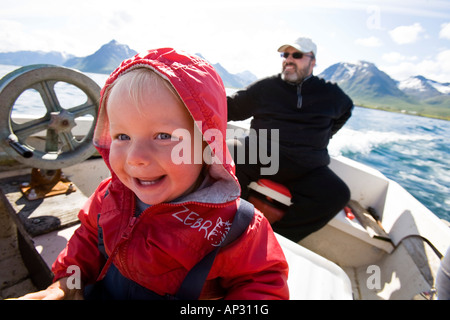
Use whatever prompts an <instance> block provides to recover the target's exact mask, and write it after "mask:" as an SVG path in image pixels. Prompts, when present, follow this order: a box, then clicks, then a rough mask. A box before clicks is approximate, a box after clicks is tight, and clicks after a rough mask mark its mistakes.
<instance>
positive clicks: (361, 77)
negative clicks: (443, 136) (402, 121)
mask: <svg viewBox="0 0 450 320" xmlns="http://www.w3.org/2000/svg"><path fill="white" fill-rule="evenodd" d="M319 77H321V78H324V79H325V80H328V81H331V82H335V83H337V84H338V85H339V86H340V87H341V88H342V90H344V91H345V92H346V93H347V94H348V95H349V96H350V97H351V98H352V100H353V102H354V103H355V104H356V105H361V106H367V107H375V108H381V109H384V110H388V111H401V112H408V113H412V114H419V115H426V116H433V117H439V118H446V119H450V84H449V83H439V82H437V81H434V80H429V79H426V78H425V77H422V76H416V77H411V78H408V79H406V80H404V81H396V80H394V79H392V78H391V77H390V76H389V75H387V74H386V73H385V72H383V71H381V70H379V69H378V68H377V67H376V65H375V64H373V63H371V62H367V61H359V62H357V63H336V64H334V65H332V66H330V67H329V68H327V69H325V70H324V71H323V72H322V73H321V74H319Z"/></svg>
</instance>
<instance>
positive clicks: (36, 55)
mask: <svg viewBox="0 0 450 320" xmlns="http://www.w3.org/2000/svg"><path fill="white" fill-rule="evenodd" d="M73 57H74V56H73V55H67V54H64V53H61V52H56V51H51V52H43V51H16V52H0V64H6V65H13V66H26V65H30V64H41V63H43V64H56V65H62V64H63V63H64V62H65V61H67V59H70V58H73Z"/></svg>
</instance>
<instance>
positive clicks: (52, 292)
mask: <svg viewBox="0 0 450 320" xmlns="http://www.w3.org/2000/svg"><path fill="white" fill-rule="evenodd" d="M17 299H18V300H82V299H83V292H82V290H81V289H69V288H68V287H67V278H61V279H59V280H57V281H56V282H54V283H52V284H51V285H50V286H49V287H48V288H47V289H45V290H42V291H38V292H33V293H29V294H26V295H24V296H22V297H19V298H17Z"/></svg>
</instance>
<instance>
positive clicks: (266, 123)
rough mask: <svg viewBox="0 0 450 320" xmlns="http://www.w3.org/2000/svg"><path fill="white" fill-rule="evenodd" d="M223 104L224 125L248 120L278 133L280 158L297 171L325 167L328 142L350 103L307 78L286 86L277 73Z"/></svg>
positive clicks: (330, 86) (348, 113) (331, 87)
mask: <svg viewBox="0 0 450 320" xmlns="http://www.w3.org/2000/svg"><path fill="white" fill-rule="evenodd" d="M227 100H228V120H245V119H248V118H250V117H252V116H253V120H252V122H251V128H253V129H255V130H256V132H257V133H258V130H259V129H268V131H269V133H270V130H271V129H279V142H280V153H281V154H282V155H284V156H286V157H288V158H289V159H291V160H293V161H294V162H295V163H297V164H298V165H300V166H303V167H307V168H316V167H320V166H324V165H328V164H329V162H330V158H329V155H328V150H327V146H328V143H329V140H330V139H331V137H332V136H333V135H334V134H335V133H336V132H337V131H338V130H339V129H340V128H341V127H342V126H343V125H344V124H345V122H346V121H347V120H348V119H349V118H350V116H351V111H352V109H353V102H352V100H351V99H350V98H349V97H348V96H347V95H346V94H345V93H344V92H343V91H342V90H341V89H340V88H339V87H338V86H337V85H336V84H333V83H330V82H327V81H325V80H323V79H320V78H318V77H316V76H311V77H309V78H307V79H306V80H305V81H303V82H302V83H301V84H299V85H296V84H290V83H288V82H286V81H284V80H282V79H281V74H278V75H276V76H272V77H268V78H265V79H262V80H259V81H257V82H255V83H253V84H251V85H250V86H249V87H248V88H246V89H245V90H240V91H237V92H236V93H235V94H233V95H232V96H231V97H228V98H227Z"/></svg>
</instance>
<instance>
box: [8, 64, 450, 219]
mask: <svg viewBox="0 0 450 320" xmlns="http://www.w3.org/2000/svg"><path fill="white" fill-rule="evenodd" d="M16 68H17V67H14V66H5V65H0V77H3V76H4V75H5V74H7V73H8V72H11V71H13V70H15V69H16ZM87 75H88V76H89V77H91V78H92V79H93V80H94V81H96V82H97V83H98V84H99V86H100V87H102V86H103V84H104V82H105V80H106V78H107V75H104V74H93V73H87ZM58 90H59V91H60V92H61V98H60V100H62V101H63V103H62V104H64V101H66V103H68V104H69V105H70V104H71V105H76V104H74V103H73V99H77V97H78V96H79V95H80V93H79V92H77V89H76V88H74V87H71V86H61V87H59V89H58ZM227 92H229V93H231V92H232V91H231V90H230V91H228V90H227ZM19 99H20V101H19V102H18V103H16V106H15V107H14V112H15V113H16V114H27V115H28V114H34V115H36V114H39V113H40V112H45V110H44V111H43V108H45V107H44V106H43V105H42V102H40V99H39V97H38V96H36V95H33V94H29V93H28V92H27V94H24V95H22V96H21V97H20V98H19ZM448 138H450V121H444V120H437V119H430V118H423V117H416V116H411V115H406V114H397V113H390V112H385V111H381V110H372V109H365V108H360V107H355V109H354V112H353V115H352V117H351V118H350V120H349V121H348V122H347V124H346V125H345V126H344V127H343V128H342V129H341V130H340V131H339V132H338V133H337V134H336V135H335V136H334V137H333V139H332V140H331V142H330V146H329V152H330V154H331V155H333V156H337V155H343V156H345V157H348V158H350V159H353V160H355V161H358V162H361V163H364V164H366V165H368V166H371V167H373V168H375V169H377V170H379V171H381V172H382V173H383V174H384V175H386V176H387V177H388V178H390V179H392V180H394V181H396V182H398V183H399V184H400V185H401V186H402V187H403V188H405V189H406V190H407V191H408V192H409V193H411V194H412V195H413V196H414V197H415V198H417V199H418V200H419V201H420V202H422V203H423V204H424V205H425V206H426V207H427V208H429V209H430V210H431V211H432V212H433V213H434V214H436V215H437V216H438V217H439V218H442V219H445V220H447V221H450V210H449V209H448V206H450V169H449V168H450V144H449V143H448V141H447V139H448Z"/></svg>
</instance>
